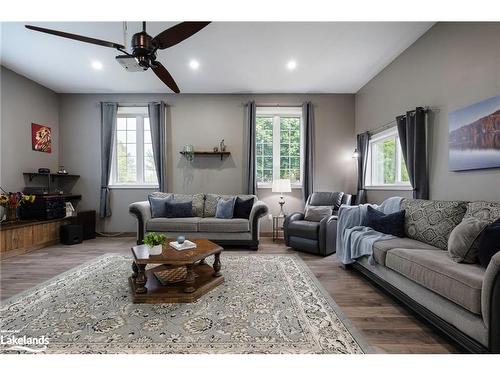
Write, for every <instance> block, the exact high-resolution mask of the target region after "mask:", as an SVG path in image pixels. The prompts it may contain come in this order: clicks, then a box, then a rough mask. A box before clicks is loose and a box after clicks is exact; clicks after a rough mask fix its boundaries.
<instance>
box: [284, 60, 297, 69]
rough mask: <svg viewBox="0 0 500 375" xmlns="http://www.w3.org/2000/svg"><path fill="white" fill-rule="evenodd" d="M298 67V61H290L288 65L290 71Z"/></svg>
mask: <svg viewBox="0 0 500 375" xmlns="http://www.w3.org/2000/svg"><path fill="white" fill-rule="evenodd" d="M296 67H297V61H295V60H290V61H289V62H287V63H286V68H287V69H288V70H294V69H295V68H296Z"/></svg>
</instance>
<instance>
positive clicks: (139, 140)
mask: <svg viewBox="0 0 500 375" xmlns="http://www.w3.org/2000/svg"><path fill="white" fill-rule="evenodd" d="M133 115H135V118H136V135H135V136H136V139H135V142H136V163H137V164H136V165H137V176H139V178H140V179H141V180H142V181H144V118H145V117H148V115H147V112H146V113H144V109H143V108H142V107H131V108H123V107H121V108H119V109H118V114H117V115H116V117H117V119H118V118H130V117H134V116H133ZM117 148H118V137H117V136H116V131H115V134H113V151H112V152H113V155H112V163H111V176H110V177H111V178H110V185H109V188H110V189H158V187H159V185H158V184H148V183H144V182H143V183H139V184H138V183H137V182H134V183H117V170H116V166H117V165H118V161H117V152H116V150H117ZM139 156H141V157H140V158H139ZM139 159H140V160H139Z"/></svg>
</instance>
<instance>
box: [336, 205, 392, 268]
mask: <svg viewBox="0 0 500 375" xmlns="http://www.w3.org/2000/svg"><path fill="white" fill-rule="evenodd" d="M401 199H402V198H401V197H391V198H388V199H386V200H385V201H384V202H382V204H381V205H380V206H377V205H375V204H361V205H359V206H341V207H340V210H339V219H338V222H337V258H338V259H339V260H340V261H341V262H342V263H343V264H350V263H354V262H355V261H356V259H357V258H360V257H362V256H365V255H368V256H369V259H368V261H369V262H370V263H371V264H373V257H372V255H373V244H374V243H375V242H376V241H384V240H390V239H392V238H395V237H394V236H392V235H390V234H384V233H380V232H377V231H375V230H373V229H372V228H370V227H367V226H366V224H367V211H368V206H372V207H373V208H376V209H377V210H379V211H382V212H383V213H384V214H392V213H394V212H397V211H399V210H400V207H401Z"/></svg>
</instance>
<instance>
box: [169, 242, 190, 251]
mask: <svg viewBox="0 0 500 375" xmlns="http://www.w3.org/2000/svg"><path fill="white" fill-rule="evenodd" d="M169 245H170V246H171V247H173V248H174V249H175V250H189V249H196V244H195V243H194V242H191V241H189V240H185V241H184V242H183V243H182V244H180V243H178V242H177V241H172V242H169Z"/></svg>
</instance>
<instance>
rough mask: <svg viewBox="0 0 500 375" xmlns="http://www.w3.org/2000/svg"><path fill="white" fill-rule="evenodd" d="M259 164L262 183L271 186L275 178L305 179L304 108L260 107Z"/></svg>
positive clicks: (295, 181) (295, 183) (294, 181)
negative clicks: (302, 166) (303, 174)
mask: <svg viewBox="0 0 500 375" xmlns="http://www.w3.org/2000/svg"><path fill="white" fill-rule="evenodd" d="M255 125H256V133H255V138H256V144H255V154H256V160H255V167H256V176H257V184H258V187H261V188H262V187H271V184H272V182H273V179H278V178H289V179H290V181H291V183H292V186H294V187H300V186H301V180H302V177H301V176H302V168H301V165H302V130H301V129H302V108H300V107H297V108H295V107H293V108H292V107H290V108H271V107H259V108H257V117H256V120H255Z"/></svg>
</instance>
